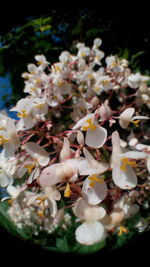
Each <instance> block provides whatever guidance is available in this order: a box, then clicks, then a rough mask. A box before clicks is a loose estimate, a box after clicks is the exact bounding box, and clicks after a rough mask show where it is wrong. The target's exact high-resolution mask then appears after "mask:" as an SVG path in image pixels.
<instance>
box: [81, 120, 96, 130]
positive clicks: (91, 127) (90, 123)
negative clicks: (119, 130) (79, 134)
mask: <svg viewBox="0 0 150 267" xmlns="http://www.w3.org/2000/svg"><path fill="white" fill-rule="evenodd" d="M86 122H87V123H88V125H86V126H83V127H82V129H83V131H87V130H88V129H91V130H93V131H94V130H96V125H94V124H93V122H92V119H88V120H86Z"/></svg>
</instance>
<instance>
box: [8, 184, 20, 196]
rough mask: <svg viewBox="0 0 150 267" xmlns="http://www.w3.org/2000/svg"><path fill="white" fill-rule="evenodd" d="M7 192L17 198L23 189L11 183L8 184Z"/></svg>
mask: <svg viewBox="0 0 150 267" xmlns="http://www.w3.org/2000/svg"><path fill="white" fill-rule="evenodd" d="M7 192H8V193H9V194H10V195H11V197H13V198H16V197H17V196H18V195H19V194H20V192H21V191H20V190H19V189H18V188H16V187H15V186H12V185H9V186H7Z"/></svg>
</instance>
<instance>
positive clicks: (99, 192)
mask: <svg viewBox="0 0 150 267" xmlns="http://www.w3.org/2000/svg"><path fill="white" fill-rule="evenodd" d="M107 192H108V189H107V185H106V182H105V181H104V180H103V179H101V178H100V176H98V175H96V174H93V175H90V176H88V177H87V179H86V180H85V181H84V182H83V187H82V195H83V197H84V199H86V201H87V202H88V203H89V204H91V205H97V204H99V203H100V202H102V201H103V200H104V199H105V197H106V195H107Z"/></svg>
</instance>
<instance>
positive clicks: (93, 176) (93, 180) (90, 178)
mask: <svg viewBox="0 0 150 267" xmlns="http://www.w3.org/2000/svg"><path fill="white" fill-rule="evenodd" d="M89 180H90V181H91V182H90V184H89V186H91V187H94V185H95V182H98V183H103V180H102V179H99V178H98V177H97V176H96V174H93V175H91V176H90V177H89Z"/></svg>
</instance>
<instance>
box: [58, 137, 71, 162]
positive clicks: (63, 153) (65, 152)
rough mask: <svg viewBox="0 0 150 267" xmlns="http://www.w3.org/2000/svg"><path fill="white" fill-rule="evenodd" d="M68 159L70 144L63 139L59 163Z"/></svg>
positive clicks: (66, 139) (65, 138)
mask: <svg viewBox="0 0 150 267" xmlns="http://www.w3.org/2000/svg"><path fill="white" fill-rule="evenodd" d="M69 157H70V143H69V140H68V138H67V137H64V142H63V147H62V149H61V152H60V161H63V160H66V159H68V158H69Z"/></svg>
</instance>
